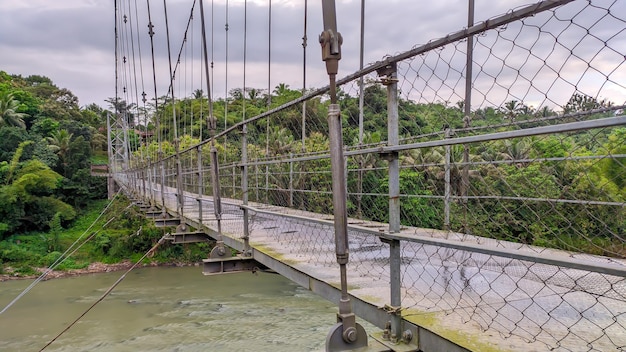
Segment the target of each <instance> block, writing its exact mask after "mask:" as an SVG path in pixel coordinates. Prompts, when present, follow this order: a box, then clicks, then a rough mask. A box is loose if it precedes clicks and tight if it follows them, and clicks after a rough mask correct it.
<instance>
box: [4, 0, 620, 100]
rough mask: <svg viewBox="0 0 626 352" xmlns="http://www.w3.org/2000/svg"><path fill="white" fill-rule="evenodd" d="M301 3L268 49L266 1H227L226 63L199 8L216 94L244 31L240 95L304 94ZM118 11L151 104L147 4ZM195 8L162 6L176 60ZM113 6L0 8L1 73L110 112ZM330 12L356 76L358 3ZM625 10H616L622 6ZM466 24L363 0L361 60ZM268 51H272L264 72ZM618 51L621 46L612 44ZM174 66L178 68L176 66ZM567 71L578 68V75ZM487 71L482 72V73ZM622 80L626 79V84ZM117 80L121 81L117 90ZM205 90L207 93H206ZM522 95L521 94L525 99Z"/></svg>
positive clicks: (454, 9) (311, 70)
mask: <svg viewBox="0 0 626 352" xmlns="http://www.w3.org/2000/svg"><path fill="white" fill-rule="evenodd" d="M304 2H305V1H304V0H273V1H272V30H271V46H269V43H268V4H269V0H248V1H247V6H246V11H247V22H244V0H230V1H229V2H228V25H229V31H228V41H229V49H228V61H227V60H226V50H225V43H226V31H225V23H226V9H227V8H226V1H225V0H204V7H205V18H206V22H207V28H206V30H207V37H208V38H207V39H208V42H209V46H210V47H211V48H213V50H209V51H210V53H209V56H210V57H211V58H212V59H213V61H214V69H213V71H212V73H213V76H212V78H211V79H212V80H213V87H214V95H215V96H217V97H219V96H224V95H225V94H226V91H227V90H228V89H232V88H235V87H241V86H243V79H244V66H243V56H244V45H243V44H244V35H243V34H244V26H245V27H246V30H247V36H246V66H245V74H246V87H254V88H261V89H267V88H268V87H269V88H270V89H273V87H275V86H276V85H277V84H278V83H286V84H288V85H289V86H290V87H292V88H297V89H300V88H301V87H302V86H303V69H302V66H303V48H302V37H303V33H304V25H303V23H304ZM531 2H532V0H506V1H505V0H499V1H495V0H476V19H475V21H476V22H479V21H483V20H485V19H488V18H492V17H494V16H496V15H499V14H502V13H506V12H507V11H510V10H511V9H513V8H518V7H520V6H522V5H525V4H528V3H531ZM605 2H606V1H605ZM118 3H119V5H118V6H120V8H121V10H120V11H119V12H120V13H124V14H129V17H128V19H129V20H130V24H129V27H127V29H126V31H125V32H122V31H120V35H121V36H124V35H126V36H129V35H131V34H130V32H129V29H128V28H132V29H133V35H134V36H137V37H138V38H139V40H138V41H136V44H134V45H136V46H135V47H134V48H132V50H134V52H135V53H137V52H138V51H139V50H141V51H142V55H141V57H142V60H143V61H142V62H141V63H139V61H138V60H139V59H138V56H139V55H138V54H136V55H137V56H136V57H137V58H136V59H135V61H134V62H135V65H134V67H133V68H132V69H133V70H134V72H135V74H134V75H135V76H134V77H137V76H138V77H139V78H138V79H137V87H138V89H137V90H136V91H139V92H141V91H142V89H141V88H143V91H146V93H147V94H148V96H149V97H152V96H153V95H154V93H153V90H154V89H153V86H152V68H151V61H150V55H149V54H150V42H149V37H148V35H147V23H148V20H147V11H146V4H147V2H146V1H144V0H138V1H135V0H118ZM192 3H193V0H167V2H166V4H167V12H168V17H167V19H168V29H169V32H170V45H171V50H170V51H171V56H172V57H175V56H176V55H177V53H178V50H179V48H180V47H181V42H182V38H183V33H184V30H185V27H186V24H187V20H188V17H189V14H190V11H191V5H192ZM608 3H610V1H608ZM320 4H321V1H313V0H312V1H308V7H307V8H308V11H307V14H308V16H307V37H308V41H307V43H308V46H307V48H306V61H307V65H306V75H307V77H306V80H307V81H306V87H307V88H315V87H320V86H323V85H326V84H327V76H326V74H325V71H324V70H325V69H324V65H323V62H322V61H321V49H320V47H319V44H318V43H317V37H318V35H319V33H320V32H321V31H322V16H321V10H320V7H321V5H320ZM113 5H114V0H63V1H51V0H19V1H17V0H0V70H3V71H6V72H8V73H10V74H20V75H22V76H28V75H32V74H37V75H43V76H47V77H49V78H51V79H52V80H53V82H54V83H55V84H56V85H57V86H59V87H62V88H67V89H70V90H71V91H72V92H74V94H76V95H77V96H78V98H79V102H80V104H81V106H84V105H87V104H89V103H96V104H98V105H101V106H106V105H107V103H105V102H104V100H105V99H107V98H108V97H113V96H115V86H116V84H115V45H114V43H115V41H114V24H115V20H114V13H115V11H114V6H113ZM336 5H337V21H338V30H339V32H340V33H341V34H342V36H343V42H344V43H343V45H342V56H343V57H342V60H341V62H340V72H339V77H342V76H346V75H348V74H350V73H352V72H353V71H355V70H357V69H358V68H359V43H360V6H361V1H358V0H336ZM622 5H623V4H622ZM622 5H619V6H621V7H624V6H622ZM135 6H136V7H135ZM150 7H151V17H152V21H153V24H154V25H155V28H154V31H155V36H154V41H155V67H156V72H157V91H158V92H157V94H158V95H159V96H161V95H165V94H166V93H167V88H168V86H169V79H168V54H167V40H166V36H165V34H166V27H165V16H164V8H163V1H154V0H152V1H150ZM135 9H136V10H135ZM625 10H626V7H625ZM135 11H136V12H135ZM195 13H196V15H195V16H194V19H193V21H192V23H193V25H192V28H193V29H192V30H191V31H190V32H188V36H190V37H189V42H193V43H194V44H192V45H187V46H186V47H185V51H184V54H183V61H181V65H180V68H179V72H181V73H182V74H179V77H180V76H184V78H180V79H179V80H178V81H177V83H176V84H178V90H177V92H176V94H177V95H191V92H192V91H193V89H197V88H198V87H201V86H200V84H202V83H201V82H203V81H204V79H203V76H202V74H201V70H202V68H201V61H200V59H199V58H200V56H199V55H200V49H201V47H200V40H199V38H200V19H199V18H198V17H199V16H198V12H197V10H196V12H195ZM616 24H617V25H622V26H623V24H624V23H623V22H619V21H618V22H616ZM466 26H467V0H437V1H432V0H431V1H424V0H366V1H365V42H364V48H365V53H364V62H365V64H366V65H367V64H368V63H372V62H375V61H377V60H380V59H381V58H383V57H384V56H385V55H394V54H397V53H400V52H402V51H406V50H408V49H410V48H412V47H415V46H416V45H420V44H424V43H427V42H428V41H430V40H433V39H437V38H440V37H444V36H445V35H447V34H449V33H452V32H455V31H457V30H461V29H463V28H465V27H466ZM137 29H138V31H137ZM124 33H125V34H124ZM623 37H624V35H623V34H622V35H621V37H619V38H618V39H619V40H620V41H621V40H623V39H624V38H623ZM485 40H486V39H485ZM128 43H130V41H124V39H123V38H122V41H121V44H120V45H126V47H125V49H124V50H125V52H126V53H128V55H129V58H128V60H129V63H130V53H131V48H130V47H129V45H130V44H128ZM583 44H584V43H583ZM268 46H269V47H270V48H271V50H270V51H269V54H271V65H270V66H269V67H270V70H269V74H268V55H269V54H268ZM614 46H617V42H615V44H614ZM622 47H624V46H622ZM121 51H122V50H120V52H121ZM453 51H454V50H453ZM443 55H447V54H445V53H444V54H443ZM451 55H453V54H451ZM622 55H623V53H622ZM460 59H462V57H461V56H459V55H458V53H457V54H456V56H455V57H450V58H447V60H448V61H450V62H452V61H458V60H460ZM173 60H174V63H175V61H176V60H175V59H173ZM461 61H462V60H461ZM226 62H228V76H226V74H225V68H226ZM492 64H493V63H491V62H488V63H487V62H486V63H484V65H492ZM496 66H497V65H496ZM614 66H615V65H614ZM129 67H130V66H127V69H128V70H126V71H125V72H128V75H130V74H132V73H131V72H133V71H131V70H130V69H129ZM494 67H495V66H494ZM571 69H572V70H584V68H580V67H579V68H574V67H573V68H571ZM616 69H617V70H620V71H626V67H625V66H624V65H621V66H620V65H619V64H617V68H616ZM434 71H435V70H433V72H434ZM137 72H139V73H137ZM484 72H488V70H487V69H485V70H484ZM192 73H193V74H192ZM268 76H269V79H268ZM620 77H624V79H625V80H626V76H620ZM226 80H228V84H226ZM571 80H573V81H575V80H576V78H575V77H573V78H571ZM122 81H123V83H119V82H122ZM133 85H134V79H133V77H129V76H123V77H122V76H120V77H119V78H118V87H120V89H123V88H121V87H123V86H128V88H129V90H130V91H132V90H133V89H131V88H132V86H133ZM183 85H184V88H183V87H182V86H183ZM418 86H419V82H415V83H414V86H411V87H410V88H409V89H417V88H416V87H418ZM526 89H527V90H528V88H526ZM603 89H605V90H606V89H608V90H607V93H606V94H608V95H611V94H615V96H618V97H619V95H620V94H621V95H623V94H624V91H623V90H622V89H621V88H620V87H617V88H615V89H614V88H611V87H608V88H606V87H605V88H603ZM611 89H613V90H614V92H613V91H612V90H611ZM203 90H205V91H206V88H204V89H203ZM484 91H486V92H488V91H489V88H488V87H487V88H484ZM120 94H122V93H120ZM441 94H442V95H441V96H440V98H441V99H442V100H446V99H450V100H455V99H456V98H458V97H457V96H456V95H454V94H452V95H446V94H445V93H441ZM520 94H521V95H522V96H523V95H524V92H521V93H520ZM527 95H528V93H527ZM484 98H485V97H483V99H484ZM131 100H132V99H131Z"/></svg>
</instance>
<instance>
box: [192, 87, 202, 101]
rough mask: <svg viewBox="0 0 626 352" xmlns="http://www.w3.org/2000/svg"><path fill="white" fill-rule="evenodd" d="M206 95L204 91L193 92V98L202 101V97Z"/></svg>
mask: <svg viewBox="0 0 626 352" xmlns="http://www.w3.org/2000/svg"><path fill="white" fill-rule="evenodd" d="M203 95H204V92H203V91H202V89H196V90H194V91H193V98H194V99H200V98H202V96H203Z"/></svg>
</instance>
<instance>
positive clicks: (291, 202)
mask: <svg viewBox="0 0 626 352" xmlns="http://www.w3.org/2000/svg"><path fill="white" fill-rule="evenodd" d="M289 207H293V153H289Z"/></svg>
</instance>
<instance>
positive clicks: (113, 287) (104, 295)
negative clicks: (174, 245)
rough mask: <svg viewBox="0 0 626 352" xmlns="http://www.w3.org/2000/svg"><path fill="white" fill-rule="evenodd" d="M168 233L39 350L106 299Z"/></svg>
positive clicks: (46, 346) (52, 341) (154, 249)
mask: <svg viewBox="0 0 626 352" xmlns="http://www.w3.org/2000/svg"><path fill="white" fill-rule="evenodd" d="M168 235H169V233H167V234H165V235H163V237H161V239H159V241H158V242H157V243H156V244H155V245H154V246H152V248H150V250H148V251H147V252H146V253H144V255H143V256H142V257H141V259H139V260H138V261H137V262H136V263H135V264H133V266H131V267H130V269H128V270H127V271H126V272H125V273H124V274H123V275H122V276H120V278H119V279H117V281H115V283H113V285H111V287H109V288H108V289H107V290H106V292H104V293H103V294H102V296H101V297H100V298H98V300H96V301H95V302H94V303H93V304H91V306H89V308H87V309H86V310H85V311H84V312H83V313H82V314H81V315H79V316H78V318H76V319H75V320H74V321H73V322H71V323H70V325H68V326H67V327H66V328H65V329H63V331H61V332H60V333H59V334H58V335H57V336H55V337H54V338H53V339H52V340H50V342H48V343H47V344H46V345H45V346H43V348H42V349H40V350H39V352H41V351H43V350H45V349H46V348H48V346H50V345H51V344H52V343H54V341H56V340H57V339H58V338H59V337H61V335H63V334H65V333H66V332H67V331H68V330H69V329H71V328H72V326H74V325H75V324H76V323H77V322H78V321H79V320H80V319H82V318H83V317H84V316H85V315H87V313H89V312H90V311H91V310H92V309H93V308H94V307H95V306H96V305H97V304H98V303H100V302H102V300H104V299H105V298H106V297H107V296H108V295H109V294H110V293H111V292H113V290H114V289H115V287H117V285H119V284H120V283H121V282H122V281H123V280H124V279H125V278H126V275H128V274H129V273H130V272H131V271H132V270H133V269H135V268H136V267H137V265H139V263H141V262H142V261H143V260H144V259H145V258H146V257H147V256H148V255H150V254H151V253H154V251H156V249H157V248H158V247H159V246H160V245H161V244H162V243H163V241H165V238H166V237H167V236H168Z"/></svg>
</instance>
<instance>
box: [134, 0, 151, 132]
mask: <svg viewBox="0 0 626 352" xmlns="http://www.w3.org/2000/svg"><path fill="white" fill-rule="evenodd" d="M135 19H136V21H135V27H136V31H137V52H138V54H139V77H141V97H142V98H141V102H142V104H143V111H142V112H143V117H144V120H143V123H144V133H145V136H144V138H145V139H146V141H147V138H148V112H147V108H146V102H147V99H146V95H147V94H146V87H145V82H144V75H143V60H142V55H141V40H139V10H138V9H137V1H135ZM142 142H143V139H142Z"/></svg>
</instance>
